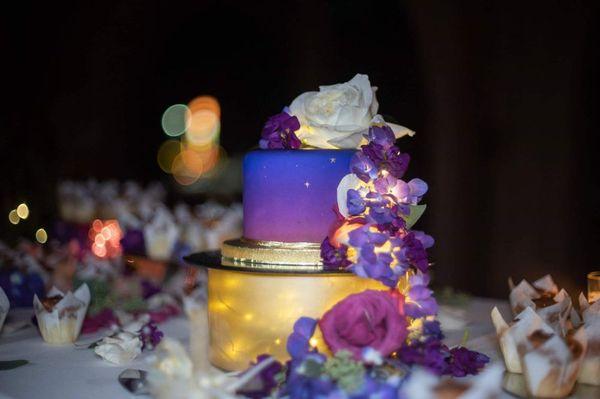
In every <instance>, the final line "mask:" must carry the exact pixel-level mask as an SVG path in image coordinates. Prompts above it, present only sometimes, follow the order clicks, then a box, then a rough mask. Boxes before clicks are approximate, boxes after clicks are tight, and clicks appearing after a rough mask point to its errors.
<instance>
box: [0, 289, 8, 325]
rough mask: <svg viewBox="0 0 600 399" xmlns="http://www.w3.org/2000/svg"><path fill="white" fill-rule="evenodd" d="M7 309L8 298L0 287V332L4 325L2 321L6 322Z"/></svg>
mask: <svg viewBox="0 0 600 399" xmlns="http://www.w3.org/2000/svg"><path fill="white" fill-rule="evenodd" d="M9 309H10V302H9V301H8V297H7V296H6V294H5V293H4V290H3V289H2V287H0V331H2V326H3V325H4V320H6V315H8V311H9Z"/></svg>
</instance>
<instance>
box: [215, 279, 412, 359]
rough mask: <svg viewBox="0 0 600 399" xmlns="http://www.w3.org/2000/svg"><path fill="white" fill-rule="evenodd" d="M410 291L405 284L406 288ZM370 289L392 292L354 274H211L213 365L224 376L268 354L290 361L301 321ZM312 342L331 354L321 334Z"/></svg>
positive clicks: (317, 332) (402, 284) (317, 315)
mask: <svg viewBox="0 0 600 399" xmlns="http://www.w3.org/2000/svg"><path fill="white" fill-rule="evenodd" d="M406 285H407V283H406V281H405V280H403V281H402V282H401V286H404V287H406ZM366 289H376V290H386V289H387V287H385V286H384V285H382V284H381V283H379V282H377V281H374V280H372V279H364V278H360V277H357V276H355V275H354V274H350V273H336V274H326V273H305V274H291V273H264V272H263V273H255V272H252V271H248V272H244V271H230V270H224V269H209V270H208V318H209V329H210V349H209V357H210V362H211V363H212V364H213V365H214V366H216V367H219V368H221V369H224V370H244V369H246V368H247V367H248V364H249V363H250V362H252V361H254V360H255V359H256V357H257V356H258V355H261V354H264V353H269V354H271V355H273V356H274V357H276V358H277V359H279V360H281V361H284V360H287V359H288V358H289V356H288V354H287V350H286V342H287V337H288V335H289V334H290V333H291V332H292V331H293V326H294V322H295V321H296V320H298V318H300V317H302V316H307V317H312V318H319V317H321V316H322V315H323V313H325V312H326V311H327V310H328V309H330V308H331V307H332V306H333V305H335V304H336V303H337V302H339V301H340V300H342V299H343V298H345V297H347V296H348V295H350V294H354V293H358V292H361V291H364V290H366ZM310 342H311V345H313V346H316V347H317V348H318V349H319V351H320V352H323V353H327V347H326V345H325V344H324V342H323V339H322V336H321V333H320V331H319V329H317V331H316V332H315V335H314V337H313V338H312V339H311V341H310Z"/></svg>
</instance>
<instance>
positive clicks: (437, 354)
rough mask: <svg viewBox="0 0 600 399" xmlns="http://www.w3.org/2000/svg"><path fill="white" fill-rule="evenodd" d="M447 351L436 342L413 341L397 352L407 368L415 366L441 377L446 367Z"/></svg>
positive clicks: (439, 342) (440, 343)
mask: <svg viewBox="0 0 600 399" xmlns="http://www.w3.org/2000/svg"><path fill="white" fill-rule="evenodd" d="M447 357H448V351H447V348H446V346H445V345H442V342H441V341H438V340H427V341H415V342H412V343H411V344H410V345H405V346H403V347H402V348H401V349H400V350H399V351H398V358H399V359H400V360H401V361H402V362H403V363H405V364H407V365H409V366H413V365H417V366H421V367H424V368H426V369H428V370H429V371H431V372H433V373H435V374H438V375H442V374H444V373H445V372H446V369H447V367H448V365H447V363H446V359H447Z"/></svg>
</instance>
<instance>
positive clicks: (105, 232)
mask: <svg viewBox="0 0 600 399" xmlns="http://www.w3.org/2000/svg"><path fill="white" fill-rule="evenodd" d="M88 237H89V239H90V242H91V244H92V252H93V253H94V255H96V256H97V257H99V258H115V257H117V256H120V255H121V253H122V248H121V238H123V231H122V230H121V227H120V226H119V222H117V221H116V220H106V221H102V220H99V219H96V220H94V221H93V222H92V226H91V228H90V230H89V233H88Z"/></svg>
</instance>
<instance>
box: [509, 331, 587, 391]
mask: <svg viewBox="0 0 600 399" xmlns="http://www.w3.org/2000/svg"><path fill="white" fill-rule="evenodd" d="M586 350H587V337H586V334H585V330H584V329H583V328H580V329H579V330H577V332H576V333H575V334H572V335H569V336H567V337H566V339H563V338H561V337H560V336H559V335H558V334H556V333H551V334H548V333H546V332H544V331H543V330H537V331H534V332H533V333H532V334H530V335H529V336H528V337H527V341H526V344H520V345H519V346H518V351H519V357H520V359H521V367H522V368H523V376H524V377H525V383H526V386H527V392H528V393H529V394H530V395H532V396H535V397H538V398H564V397H566V396H568V395H569V394H570V393H571V392H572V391H573V387H574V386H575V381H576V380H577V376H578V374H579V370H580V368H581V364H582V361H583V358H584V356H585V353H586Z"/></svg>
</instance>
